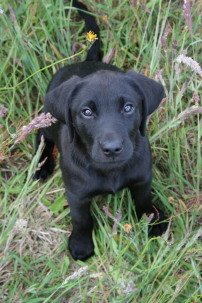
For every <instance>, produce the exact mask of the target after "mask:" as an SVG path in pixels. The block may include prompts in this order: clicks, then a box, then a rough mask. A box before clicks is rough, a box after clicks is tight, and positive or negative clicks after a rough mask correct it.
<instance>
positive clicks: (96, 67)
mask: <svg viewBox="0 0 202 303" xmlns="http://www.w3.org/2000/svg"><path fill="white" fill-rule="evenodd" d="M73 3H74V6H75V7H77V8H79V9H82V10H84V11H86V12H84V11H82V12H81V11H80V14H81V16H82V17H83V18H84V20H85V22H86V26H87V29H88V30H94V32H95V33H97V34H98V36H99V28H98V26H97V24H96V21H95V18H94V17H93V16H91V15H89V14H88V13H87V9H86V7H85V6H84V5H83V4H81V3H79V2H77V1H73ZM100 60H101V52H100V42H99V40H97V41H96V42H95V43H94V44H93V46H92V47H91V49H90V50H89V52H88V55H87V60H86V61H85V62H81V63H77V64H72V65H70V66H65V67H64V68H61V69H60V70H59V71H58V72H57V73H56V74H55V75H54V77H53V79H52V81H51V83H50V85H49V87H48V91H47V94H46V97H45V106H44V112H50V113H51V114H52V115H53V116H54V117H56V118H57V119H58V122H57V123H56V124H53V125H52V126H51V127H49V128H44V129H40V130H39V132H38V135H37V145H38V144H39V142H40V139H41V136H42V135H43V136H44V138H45V143H46V146H45V149H44V151H43V154H42V157H41V159H40V161H42V160H44V158H45V157H48V158H47V161H46V162H45V164H44V165H43V166H42V168H41V170H40V171H37V172H36V174H35V179H45V178H46V177H47V176H48V175H50V174H51V173H52V171H53V168H54V160H53V155H52V152H53V148H54V145H56V146H57V147H58V150H59V152H60V166H61V169H62V175H63V180H64V183H65V188H66V196H67V200H68V203H69V205H70V212H71V216H72V224H73V231H72V234H71V237H70V240H69V249H70V252H71V254H72V256H73V258H74V259H80V260H85V259H87V258H88V257H90V256H92V255H93V253H94V246H93V241H92V229H93V221H92V217H91V214H90V205H91V199H92V198H93V197H94V196H95V195H98V194H105V193H113V194H115V193H116V192H117V191H119V190H120V189H122V188H124V187H128V188H129V189H130V190H131V194H132V198H133V199H134V201H135V204H136V212H137V216H138V218H141V216H142V214H143V213H147V214H149V213H154V214H155V215H154V218H153V222H155V221H158V222H157V223H158V224H154V225H153V226H152V227H151V230H150V234H151V235H160V234H161V233H162V232H164V231H165V229H166V226H167V223H165V222H161V221H163V220H165V216H164V215H163V213H162V212H160V211H158V210H157V211H155V210H154V207H153V206H152V199H151V180H152V169H151V152H150V146H149V142H148V140H147V137H146V135H145V128H146V119H147V116H148V115H149V114H151V113H152V112H153V111H154V110H155V109H156V108H157V107H158V105H159V103H160V102H161V100H162V98H163V96H164V89H163V86H162V85H161V84H159V83H157V82H155V81H154V80H152V79H150V78H147V77H145V76H144V75H141V74H138V73H136V72H134V71H128V72H123V71H121V70H120V69H118V68H117V67H115V66H112V65H109V64H104V63H102V62H99V61H100ZM159 222H161V223H159Z"/></svg>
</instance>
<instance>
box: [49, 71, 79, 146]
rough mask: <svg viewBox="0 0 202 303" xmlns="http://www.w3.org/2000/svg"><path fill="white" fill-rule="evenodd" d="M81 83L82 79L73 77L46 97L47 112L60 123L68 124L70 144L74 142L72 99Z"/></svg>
mask: <svg viewBox="0 0 202 303" xmlns="http://www.w3.org/2000/svg"><path fill="white" fill-rule="evenodd" d="M79 82H80V78H79V77H77V76H73V77H72V78H70V79H69V80H67V81H65V82H63V83H62V84H60V85H59V86H57V87H56V88H54V89H53V90H51V91H49V92H48V93H47V94H46V96H45V102H44V111H45V112H49V113H51V115H52V116H53V117H55V118H56V119H58V120H59V121H60V122H62V123H65V124H67V127H68V134H69V141H70V142H72V140H73V134H74V130H73V125H72V118H71V113H70V107H71V99H72V97H73V93H74V91H75V89H76V87H77V84H78V83H79Z"/></svg>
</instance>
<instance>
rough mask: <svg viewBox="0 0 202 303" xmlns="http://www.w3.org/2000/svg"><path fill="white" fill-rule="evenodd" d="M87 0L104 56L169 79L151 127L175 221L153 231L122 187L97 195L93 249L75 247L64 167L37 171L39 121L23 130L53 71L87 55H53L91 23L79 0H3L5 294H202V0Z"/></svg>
mask: <svg viewBox="0 0 202 303" xmlns="http://www.w3.org/2000/svg"><path fill="white" fill-rule="evenodd" d="M83 2H85V3H86V4H87V6H88V8H89V10H90V11H91V12H92V13H93V14H94V15H95V16H96V18H97V21H98V23H99V26H100V29H101V40H102V49H103V53H104V55H106V60H109V57H110V56H111V54H112V53H113V49H114V48H115V54H114V56H113V58H112V60H111V63H112V64H116V65H117V66H118V67H120V68H122V69H124V70H128V69H135V70H136V71H138V72H141V73H143V74H145V75H147V76H150V77H152V78H155V79H157V80H158V81H160V82H161V83H163V84H164V85H165V89H166V98H165V99H164V100H163V102H162V104H161V106H160V107H159V109H158V110H157V111H156V113H155V114H153V115H152V117H150V118H149V120H148V127H147V130H148V132H147V133H148V136H149V139H150V141H151V145H152V146H151V147H152V153H153V174H154V179H153V191H154V203H155V204H157V205H160V206H161V208H163V209H164V211H165V213H166V214H168V215H169V217H170V224H169V228H168V230H167V232H166V234H164V235H163V236H162V237H157V238H151V239H149V238H148V235H147V228H148V219H147V218H146V217H145V218H142V220H141V221H140V222H137V220H136V218H135V208H134V205H133V203H132V201H131V197H130V194H129V192H128V191H127V189H125V190H123V191H122V192H120V193H119V194H117V195H116V196H108V197H98V198H96V199H95V201H94V203H93V207H92V212H93V215H94V219H95V222H96V224H95V225H96V228H95V231H94V235H93V236H94V243H95V256H94V257H92V258H91V259H89V260H88V261H87V262H81V261H77V262H75V261H74V260H73V259H72V258H71V257H70V254H69V252H68V250H67V241H68V236H69V234H70V232H71V220H70V216H69V215H68V214H69V208H68V204H67V202H66V199H65V193H64V186H63V182H62V178H61V172H60V169H59V166H58V165H57V167H56V169H55V172H54V174H53V175H52V176H51V178H49V179H48V180H47V182H45V183H40V182H38V181H33V179H32V175H33V172H34V171H35V169H36V165H37V159H39V156H40V150H39V151H38V153H37V154H36V155H35V156H34V157H33V154H34V139H35V134H34V131H33V132H32V133H30V134H29V135H28V136H27V137H26V139H25V138H24V139H21V140H16V139H17V137H18V136H19V135H20V133H21V127H22V126H24V125H27V124H28V123H29V122H30V121H31V120H32V119H33V118H34V117H35V116H38V115H39V113H40V110H41V108H42V106H43V105H42V104H43V97H44V95H45V92H46V88H47V85H48V83H49V81H50V79H51V76H52V75H53V74H54V73H55V72H56V70H57V69H58V68H59V67H61V66H63V65H64V64H70V63H72V62H77V61H80V60H84V58H85V55H86V51H83V53H82V54H81V55H79V56H76V58H74V59H69V60H68V61H67V60H66V61H63V62H61V63H58V64H56V65H55V63H56V62H58V61H59V60H61V59H64V58H66V57H68V56H70V55H71V54H72V52H73V53H75V48H76V52H81V51H82V50H83V49H84V48H85V47H86V46H87V42H86V36H85V28H84V22H83V21H82V20H81V19H80V17H79V16H78V13H77V12H76V11H75V9H72V8H71V1H62V0H49V1H47V0H36V1H33V0H27V1H24V0H21V1H18V0H10V1H8V2H7V1H3V2H1V1H0V3H1V4H0V18H1V22H0V46H1V47H0V56H1V62H0V65H1V68H0V87H1V88H0V138H1V139H0V166H1V174H0V231H1V233H0V289H1V290H0V302H2V303H4V302H6V303H11V302H12V303H17V302H21V303H39V302H44V303H45V302H51V303H53V302H55V303H58V302H69V303H73V302H77V303H78V302H95V303H97V302H102V303H104V302H106V303H107V302H110V303H119V302H127V303H128V302H137V303H156V302H158V303H172V302H173V303H196V302H200V300H201V296H202V279H201V276H200V271H201V260H202V245H201V242H200V237H201V236H202V229H201V227H200V223H201V217H200V211H201V204H200V199H201V197H202V195H201V194H200V181H201V180H200V168H201V157H200V136H201V132H202V129H201V125H200V123H199V122H200V112H201V110H202V108H201V107H200V104H199V102H200V98H199V96H200V95H199V92H200V85H201V77H202V70H201V68H200V66H199V65H198V63H199V60H200V59H201V52H200V50H201V32H200V29H201V27H200V19H201V16H200V14H199V11H200V1H194V0H192V1H176V0H174V1H161V0H149V1H144V0H140V1H132V0H131V1H130V2H129V1H128V0H114V1H112V0H109V1H101V0H97V1H96V3H95V1H93V0H88V1H87V0H85V1H83ZM75 42H77V43H76V44H75ZM179 56H180V57H179ZM197 62H198V63H197ZM49 65H51V66H50V67H48V66H49ZM46 67H48V68H46ZM36 72H37V73H36ZM24 80H25V81H24ZM42 148H43V147H42V146H41V149H42ZM103 205H104V206H105V208H104V210H103ZM64 206H65V207H64ZM126 224H127V225H126ZM112 233H113V235H112Z"/></svg>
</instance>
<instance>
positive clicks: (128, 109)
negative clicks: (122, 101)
mask: <svg viewBox="0 0 202 303" xmlns="http://www.w3.org/2000/svg"><path fill="white" fill-rule="evenodd" d="M123 110H124V113H126V114H128V113H132V112H133V111H134V106H133V105H132V104H126V105H125V106H124V109H123Z"/></svg>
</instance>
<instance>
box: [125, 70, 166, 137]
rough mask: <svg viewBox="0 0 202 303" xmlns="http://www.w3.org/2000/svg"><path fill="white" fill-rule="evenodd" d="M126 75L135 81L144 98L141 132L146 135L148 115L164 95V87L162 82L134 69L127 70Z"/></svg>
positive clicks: (136, 87)
mask: <svg viewBox="0 0 202 303" xmlns="http://www.w3.org/2000/svg"><path fill="white" fill-rule="evenodd" d="M126 75H127V76H129V77H130V80H132V81H133V85H134V87H135V89H137V91H138V92H139V94H140V95H141V97H142V98H143V99H142V102H143V103H142V122H141V125H140V133H141V135H142V136H145V131H146V121H147V116H148V115H150V114H151V113H153V111H155V109H157V107H158V106H159V104H160V103H161V101H162V99H163V97H164V94H165V92H164V87H163V85H161V84H160V83H158V82H156V81H154V80H152V79H150V78H148V77H146V76H144V75H142V74H138V73H136V72H134V71H128V72H126Z"/></svg>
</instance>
